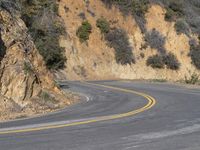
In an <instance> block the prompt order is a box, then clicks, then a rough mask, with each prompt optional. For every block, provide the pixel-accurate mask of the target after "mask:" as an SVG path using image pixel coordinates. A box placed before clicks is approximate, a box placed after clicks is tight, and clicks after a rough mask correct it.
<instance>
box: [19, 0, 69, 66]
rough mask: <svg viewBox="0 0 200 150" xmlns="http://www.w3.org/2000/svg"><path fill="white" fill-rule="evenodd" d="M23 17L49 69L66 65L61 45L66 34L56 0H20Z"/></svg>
mask: <svg viewBox="0 0 200 150" xmlns="http://www.w3.org/2000/svg"><path fill="white" fill-rule="evenodd" d="M18 4H20V12H21V18H22V19H23V20H24V22H25V23H26V25H27V27H28V29H29V32H30V34H31V36H32V38H33V40H34V43H35V45H36V47H37V49H38V50H39V52H40V54H41V55H42V56H43V58H44V60H45V62H46V65H47V67H48V68H49V69H55V70H56V69H62V68H64V65H65V61H66V58H65V55H64V49H63V48H62V47H60V45H59V37H60V35H64V34H65V29H64V27H63V25H62V21H61V19H60V18H59V16H58V5H57V3H56V0H42V1H41V0H31V1H30V0H18Z"/></svg>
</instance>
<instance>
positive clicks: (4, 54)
mask: <svg viewBox="0 0 200 150" xmlns="http://www.w3.org/2000/svg"><path fill="white" fill-rule="evenodd" d="M12 10H13V9H12ZM0 43H1V46H0V48H1V49H0V50H1V59H0V61H1V62H0V95H1V97H0V98H1V100H0V119H8V118H15V117H20V116H24V115H26V116H28V115H31V114H35V113H38V112H45V111H51V110H53V109H56V108H59V107H61V106H63V105H67V104H70V100H69V99H68V98H66V97H65V96H64V94H63V93H62V92H61V90H60V89H59V88H58V87H57V86H56V84H55V82H54V80H53V77H52V75H51V73H50V72H49V71H48V70H47V69H46V66H45V63H44V61H43V59H42V57H41V56H40V54H39V53H38V51H37V49H36V47H35V45H34V43H33V41H32V39H31V37H30V35H29V34H28V30H27V28H26V26H25V24H24V22H23V21H22V20H21V19H20V14H19V13H17V12H14V13H13V12H11V11H9V10H8V9H6V8H3V7H0Z"/></svg>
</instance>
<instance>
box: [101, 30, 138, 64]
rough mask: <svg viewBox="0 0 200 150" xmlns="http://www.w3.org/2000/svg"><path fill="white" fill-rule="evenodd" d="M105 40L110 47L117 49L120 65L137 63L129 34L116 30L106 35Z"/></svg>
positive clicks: (116, 54) (116, 57)
mask: <svg viewBox="0 0 200 150" xmlns="http://www.w3.org/2000/svg"><path fill="white" fill-rule="evenodd" d="M105 39H106V40H107V41H108V44H109V46H110V47H112V48H114V49H115V59H116V62H117V63H118V64H122V65H127V64H132V63H135V59H134V56H133V52H132V47H131V46H130V43H129V40H128V36H127V33H126V32H125V31H124V30H122V29H114V30H112V31H110V32H109V33H108V34H106V36H105Z"/></svg>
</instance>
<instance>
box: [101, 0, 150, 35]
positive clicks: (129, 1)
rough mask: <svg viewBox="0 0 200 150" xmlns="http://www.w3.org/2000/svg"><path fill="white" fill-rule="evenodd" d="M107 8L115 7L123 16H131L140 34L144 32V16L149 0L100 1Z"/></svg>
mask: <svg viewBox="0 0 200 150" xmlns="http://www.w3.org/2000/svg"><path fill="white" fill-rule="evenodd" d="M102 1H103V2H104V3H105V4H106V5H107V6H111V5H115V6H117V7H118V8H119V9H120V10H121V11H122V12H123V14H124V15H127V14H132V15H133V16H134V17H135V20H136V22H137V23H138V25H139V27H140V29H141V31H142V32H145V31H146V27H145V23H146V20H145V14H146V12H147V11H148V8H149V4H150V1H149V0H102Z"/></svg>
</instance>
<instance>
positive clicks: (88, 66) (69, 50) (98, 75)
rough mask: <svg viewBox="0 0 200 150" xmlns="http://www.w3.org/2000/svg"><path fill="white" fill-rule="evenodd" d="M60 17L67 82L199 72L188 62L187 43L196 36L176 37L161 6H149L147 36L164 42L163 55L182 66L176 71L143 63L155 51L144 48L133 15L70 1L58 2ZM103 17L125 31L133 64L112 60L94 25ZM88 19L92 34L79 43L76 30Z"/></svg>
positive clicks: (96, 2)
mask: <svg viewBox="0 0 200 150" xmlns="http://www.w3.org/2000/svg"><path fill="white" fill-rule="evenodd" d="M59 6H60V9H59V11H60V13H59V14H60V16H61V17H62V18H63V20H64V22H65V27H66V30H67V33H68V37H67V38H66V37H62V38H61V40H60V44H61V46H63V47H65V49H66V57H67V63H66V66H67V67H66V69H65V70H64V71H62V72H64V73H65V76H67V78H68V79H85V78H86V79H110V78H123V79H167V80H181V79H184V78H185V77H188V76H190V75H191V73H193V72H196V73H200V71H199V70H197V69H196V68H195V66H194V65H193V64H192V63H191V58H190V57H189V56H188V55H189V53H190V44H189V43H190V41H191V39H193V38H194V39H196V35H195V34H192V33H191V34H190V36H187V35H186V34H178V33H177V32H176V30H175V27H174V26H175V25H174V24H175V22H173V21H172V22H168V21H166V19H165V13H166V11H167V10H166V9H165V8H164V6H162V5H158V4H150V5H149V7H148V11H147V13H146V14H145V20H146V33H149V32H152V31H153V30H156V31H158V32H159V34H160V35H162V37H164V38H163V39H165V42H163V43H164V44H163V47H164V49H165V50H166V52H165V53H169V52H171V53H172V54H173V55H175V56H176V57H177V60H178V62H179V63H180V64H181V65H180V68H179V69H178V70H171V69H169V68H167V67H164V68H162V69H153V68H152V67H150V66H147V64H146V62H147V59H148V58H149V57H150V56H153V55H154V54H158V53H159V52H158V50H157V49H156V48H152V46H149V45H146V41H145V33H144V32H143V31H141V28H140V26H139V25H138V22H137V21H135V19H134V18H133V16H132V15H128V14H126V16H124V14H123V13H122V12H121V11H120V10H119V8H118V7H116V6H115V5H110V6H109V7H108V6H106V5H105V3H103V2H102V1H101V0H89V1H73V0H60V2H59ZM101 17H104V18H105V19H106V20H108V22H109V23H110V26H111V29H115V28H120V29H123V30H125V31H126V33H127V34H128V37H129V43H130V46H131V47H132V52H133V54H134V56H135V59H136V63H135V64H134V63H133V64H131V65H129V64H127V65H121V64H119V63H117V62H116V60H115V50H114V49H113V48H110V46H109V45H108V44H107V42H106V40H105V37H104V35H102V33H101V31H100V30H99V29H98V27H97V26H96V20H97V19H99V18H101ZM84 20H87V21H88V22H89V23H90V24H91V25H92V32H91V34H90V36H89V40H87V42H85V43H82V42H80V40H79V38H78V37H77V29H78V28H79V27H80V26H81V24H82V22H83V21H84Z"/></svg>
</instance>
